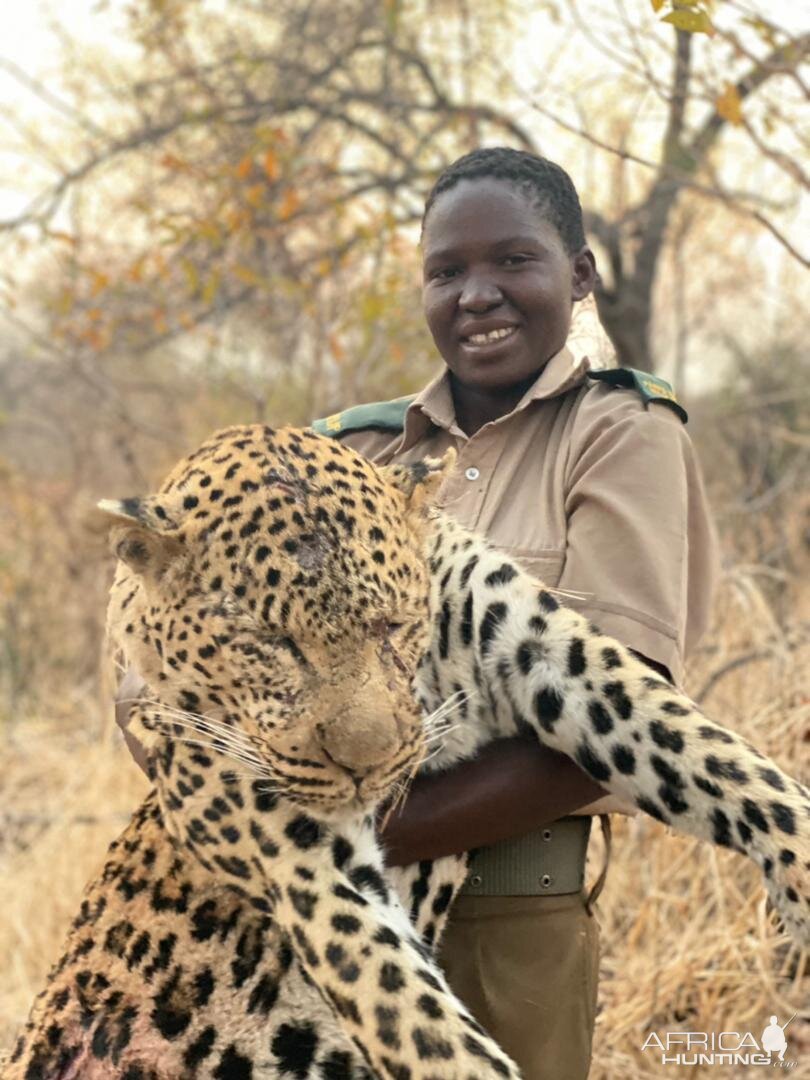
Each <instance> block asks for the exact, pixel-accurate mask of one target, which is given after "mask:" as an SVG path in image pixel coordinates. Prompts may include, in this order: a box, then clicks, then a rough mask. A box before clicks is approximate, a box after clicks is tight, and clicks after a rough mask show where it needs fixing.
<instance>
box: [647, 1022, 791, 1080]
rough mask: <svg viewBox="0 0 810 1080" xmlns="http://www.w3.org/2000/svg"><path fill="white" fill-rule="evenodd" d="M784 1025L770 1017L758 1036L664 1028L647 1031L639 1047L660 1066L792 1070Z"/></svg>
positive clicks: (730, 1032) (748, 1032)
mask: <svg viewBox="0 0 810 1080" xmlns="http://www.w3.org/2000/svg"><path fill="white" fill-rule="evenodd" d="M795 1016H796V1014H795V1013H794V1014H793V1016H791V1018H790V1020H786V1021H785V1022H784V1024H780V1023H779V1018H778V1017H776V1016H771V1018H770V1021H769V1022H768V1024H767V1025H766V1027H765V1028H764V1030H763V1032H762V1035H761V1036H760V1038H759V1039H757V1038H755V1036H754V1035H753V1033H752V1032H750V1031H719V1032H717V1031H664V1032H661V1033H659V1032H657V1031H653V1032H651V1033H650V1034H649V1035H648V1036H647V1038H646V1039H645V1040H644V1044H643V1046H642V1047H641V1049H642V1050H645V1051H647V1052H648V1053H650V1054H651V1055H654V1056H655V1057H658V1058H660V1061H661V1064H662V1065H766V1066H770V1067H771V1068H777V1069H795V1067H796V1066H797V1065H798V1061H796V1059H795V1058H794V1059H791V1058H789V1057H788V1056H787V1050H788V1042H787V1035H786V1034H785V1030H786V1028H787V1026H788V1024H790V1022H791V1020H793V1019H794V1018H795Z"/></svg>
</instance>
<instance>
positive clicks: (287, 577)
mask: <svg viewBox="0 0 810 1080" xmlns="http://www.w3.org/2000/svg"><path fill="white" fill-rule="evenodd" d="M451 464H452V462H451V461H450V460H449V459H446V460H445V461H444V462H442V463H428V464H420V465H417V466H414V467H412V468H407V467H402V466H392V467H389V468H383V469H379V468H376V467H375V466H373V465H372V464H370V463H369V462H368V461H366V460H365V459H363V458H362V457H360V456H359V455H358V454H356V453H354V452H353V451H352V450H349V449H347V448H345V447H343V446H341V445H340V444H338V443H336V442H334V441H332V440H329V439H326V438H322V437H320V436H318V435H316V434H315V433H314V432H312V431H310V430H295V429H291V428H285V429H282V430H279V431H274V430H272V429H270V428H267V427H263V426H258V425H256V426H249V427H234V428H228V429H226V430H224V431H220V432H218V433H217V434H216V435H214V436H212V438H210V439H209V440H207V441H206V442H205V443H204V444H203V445H202V446H201V447H200V448H199V449H198V450H196V451H195V452H194V453H192V454H191V455H189V457H187V458H186V459H185V460H183V461H181V462H180V463H179V464H178V465H177V466H176V467H175V468H174V469H173V470H172V472H171V473H170V475H169V476H168V477H167V479H166V481H165V482H164V483H163V485H162V486H161V488H160V489H159V491H158V492H157V493H156V494H154V495H150V496H147V497H145V498H136V499H125V500H121V501H114V502H113V501H104V502H102V503H100V504H99V508H100V511H101V513H102V515H103V517H104V520H105V522H106V523H107V527H108V528H109V535H110V543H111V547H112V550H113V552H114V553H115V555H117V557H118V559H119V565H118V569H117V573H116V577H115V581H114V584H113V588H112V595H111V600H110V606H109V616H108V627H109V632H110V636H111V638H112V641H113V642H114V644H115V645H117V646H118V647H120V649H121V650H122V651H123V653H124V654H125V656H126V658H127V660H128V662H129V663H130V664H131V665H132V666H134V667H135V668H136V669H137V670H138V671H139V672H140V673H141V674H142V676H143V677H144V678H145V680H146V681H147V683H148V685H149V688H150V691H151V693H150V695H149V696H148V697H147V698H146V699H145V700H144V703H143V704H142V705H141V706H139V713H140V719H141V722H142V730H143V729H146V732H147V733H146V734H145V735H144V740H145V741H146V742H147V746H149V745H150V743H151V744H152V746H153V747H158V746H165V745H166V741H167V740H169V741H171V740H174V741H175V743H180V742H183V743H186V742H189V741H190V742H192V743H197V744H200V750H199V752H200V753H202V754H203V755H206V756H208V757H211V756H216V755H218V756H219V758H218V762H217V763H218V765H219V764H220V760H221V767H222V768H231V769H234V770H238V771H240V772H243V773H244V772H248V773H250V772H251V770H252V771H253V772H254V773H255V775H257V776H259V777H264V778H266V779H267V781H268V784H269V786H270V787H272V788H273V790H275V791H277V792H280V793H282V794H284V795H287V796H289V797H291V798H293V799H295V800H297V801H300V802H303V803H308V804H312V803H315V804H318V805H320V806H323V807H329V806H341V805H345V804H353V805H355V806H356V805H362V806H370V805H373V804H374V803H375V802H376V801H378V800H379V799H380V798H381V797H382V796H383V795H385V794H386V793H387V792H388V791H389V790H390V789H391V787H392V785H393V784H395V783H396V781H397V780H398V779H400V778H402V777H403V776H404V775H405V774H407V773H409V772H410V771H412V770H413V769H415V767H416V765H417V764H418V762H419V760H420V758H421V756H422V753H423V745H424V744H423V724H422V719H421V717H420V713H419V710H418V707H417V706H416V704H415V701H414V697H413V694H412V691H411V682H412V679H413V677H414V674H415V671H416V667H417V663H418V661H419V659H420V657H421V656H422V654H423V652H424V650H425V648H426V646H427V642H428V637H429V633H430V618H429V611H428V599H429V581H428V567H427V560H426V556H425V550H426V541H427V538H428V535H429V533H430V531H431V514H430V506H431V502H432V500H433V497H434V494H435V491H436V489H437V488H438V485H439V483H440V482H441V480H442V479H443V477H444V475H445V473H446V471H447V469H448V468H449V467H451Z"/></svg>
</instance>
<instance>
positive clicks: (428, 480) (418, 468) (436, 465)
mask: <svg viewBox="0 0 810 1080" xmlns="http://www.w3.org/2000/svg"><path fill="white" fill-rule="evenodd" d="M457 457H458V455H457V454H456V451H455V450H453V449H452V448H451V449H450V450H447V451H445V453H444V456H443V457H441V458H425V459H424V460H423V461H417V462H416V463H415V464H414V465H384V466H383V468H382V469H381V470H380V471H381V472H382V474H383V476H384V477H385V479H386V480H387V481H388V483H389V484H392V485H393V486H394V487H395V488H398V489H399V490H400V491H401V492H402V493H403V494H404V495H405V498H406V499H407V501H408V507H409V508H410V509H412V510H418V509H426V508H427V507H429V506H433V505H434V504H435V503H436V500H437V498H438V494H439V488H440V487H441V486H442V483H443V482H444V480H445V479H446V478H447V477H448V476H450V474H451V473H452V471H453V469H454V468H455V465H456V458H457Z"/></svg>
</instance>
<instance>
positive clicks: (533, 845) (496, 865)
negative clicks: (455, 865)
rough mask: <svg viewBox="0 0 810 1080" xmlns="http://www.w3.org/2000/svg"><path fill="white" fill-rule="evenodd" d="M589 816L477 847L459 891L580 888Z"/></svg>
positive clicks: (541, 892) (535, 892) (540, 892)
mask: <svg viewBox="0 0 810 1080" xmlns="http://www.w3.org/2000/svg"><path fill="white" fill-rule="evenodd" d="M590 832H591V819H590V817H587V816H586V817H567V818H561V819H560V820H559V821H554V822H552V824H551V825H547V826H546V827H545V828H544V829H540V830H538V831H537V832H532V833H527V834H526V835H525V836H517V837H515V838H514V839H511V840H502V841H500V843H498V844H492V845H491V846H490V847H485V848H479V849H478V850H477V851H476V852H475V853H474V854H473V855H472V857H471V859H470V868H469V873H468V874H467V880H466V881H465V882H464V885H463V886H462V888H461V892H460V894H459V895H461V896H560V895H562V894H564V893H575V892H580V891H581V890H582V887H583V884H584V881H585V852H586V851H587V848H588V837H589V836H590Z"/></svg>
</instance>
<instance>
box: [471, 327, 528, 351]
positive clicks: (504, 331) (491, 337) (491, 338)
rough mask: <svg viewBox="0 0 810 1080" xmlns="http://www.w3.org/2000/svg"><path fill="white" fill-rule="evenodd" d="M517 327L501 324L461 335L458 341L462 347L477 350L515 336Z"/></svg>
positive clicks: (490, 346) (498, 343)
mask: <svg viewBox="0 0 810 1080" xmlns="http://www.w3.org/2000/svg"><path fill="white" fill-rule="evenodd" d="M517 329H518V328H517V327H516V326H501V327H498V328H497V329H494V330H486V331H480V332H478V333H475V334H467V335H465V336H463V337H462V338H461V339H460V341H461V345H462V347H463V348H465V349H470V350H472V351H475V352H478V351H479V350H484V349H490V348H492V346H494V345H500V344H501V343H502V342H504V341H508V340H509V339H510V338H512V337H514V336H515V334H516V333H517Z"/></svg>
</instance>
